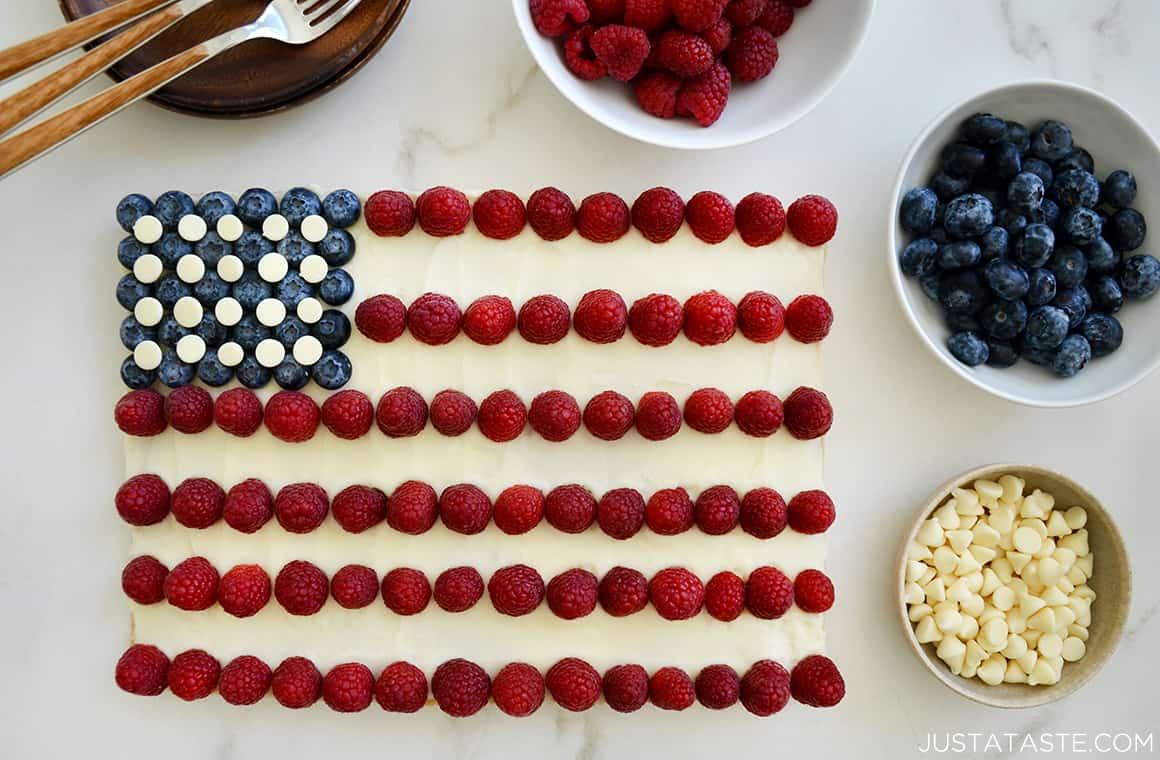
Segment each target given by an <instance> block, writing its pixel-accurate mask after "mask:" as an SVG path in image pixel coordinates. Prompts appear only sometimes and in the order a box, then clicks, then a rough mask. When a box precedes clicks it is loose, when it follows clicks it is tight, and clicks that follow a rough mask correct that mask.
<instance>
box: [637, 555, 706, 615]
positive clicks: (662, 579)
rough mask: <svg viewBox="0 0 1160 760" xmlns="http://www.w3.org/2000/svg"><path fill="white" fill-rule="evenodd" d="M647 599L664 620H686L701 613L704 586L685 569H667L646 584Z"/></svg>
mask: <svg viewBox="0 0 1160 760" xmlns="http://www.w3.org/2000/svg"><path fill="white" fill-rule="evenodd" d="M648 598H649V601H650V602H652V605H653V607H655V608H656V610H657V614H659V615H660V616H661V617H663V618H664V619H665V620H687V619H688V618H691V617H693V616H694V615H696V614H697V613H698V612H700V611H701V605H702V603H703V602H704V601H705V585H704V584H703V583H701V579H700V578H698V577H697V576H695V575H693V574H692V573H691V572H689V571H688V570H686V569H685V568H683V567H669V568H665V569H664V570H661V571H660V572H658V573H657V574H656V575H654V576H653V577H652V580H650V581H649V582H648Z"/></svg>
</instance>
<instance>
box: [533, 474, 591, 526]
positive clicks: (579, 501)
mask: <svg viewBox="0 0 1160 760" xmlns="http://www.w3.org/2000/svg"><path fill="white" fill-rule="evenodd" d="M544 517H545V518H546V519H547V521H548V522H549V523H550V524H551V525H552V527H553V528H555V529H556V530H558V531H561V532H563V533H583V532H584V531H586V530H588V526H589V525H591V524H592V521H593V520H594V519H595V518H596V499H595V498H593V496H592V493H591V492H590V491H589V490H588V489H587V488H585V487H584V486H581V485H576V484H571V485H566V486H557V487H555V488H553V489H552V490H551V491H549V492H548V496H547V497H546V498H545V499H544Z"/></svg>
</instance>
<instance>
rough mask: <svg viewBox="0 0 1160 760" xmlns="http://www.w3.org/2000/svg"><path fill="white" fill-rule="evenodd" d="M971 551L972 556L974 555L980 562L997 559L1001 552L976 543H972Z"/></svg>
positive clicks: (984, 562)
mask: <svg viewBox="0 0 1160 760" xmlns="http://www.w3.org/2000/svg"><path fill="white" fill-rule="evenodd" d="M970 552H971V556H973V557H974V558H975V560H976V561H977V562H979V563H980V564H986V563H988V562H990V561H991V560H993V559H995V557H997V556H999V552H997V551H996V550H994V549H992V548H990V547H987V546H975V545H974V544H972V545H971V547H970Z"/></svg>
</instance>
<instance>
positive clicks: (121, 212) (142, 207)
mask: <svg viewBox="0 0 1160 760" xmlns="http://www.w3.org/2000/svg"><path fill="white" fill-rule="evenodd" d="M152 213H153V201H151V200H149V199H148V198H146V197H145V196H144V195H141V194H140V193H133V194H132V195H126V196H125V197H124V198H122V199H121V202H120V203H118V204H117V224H119V225H121V229H123V230H125V232H132V231H133V225H135V224H136V223H137V220H138V219H140V218H141V217H143V216H146V215H148V214H152Z"/></svg>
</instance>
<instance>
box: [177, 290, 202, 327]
mask: <svg viewBox="0 0 1160 760" xmlns="http://www.w3.org/2000/svg"><path fill="white" fill-rule="evenodd" d="M203 316H204V313H203V311H202V308H201V303H200V302H199V301H198V300H197V299H196V298H194V297H193V296H182V297H181V298H179V299H177V303H176V304H174V305H173V317H174V318H175V319H176V320H177V324H179V325H181V326H182V327H191V328H192V327H197V326H198V325H199V324H201V318H202V317H203Z"/></svg>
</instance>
